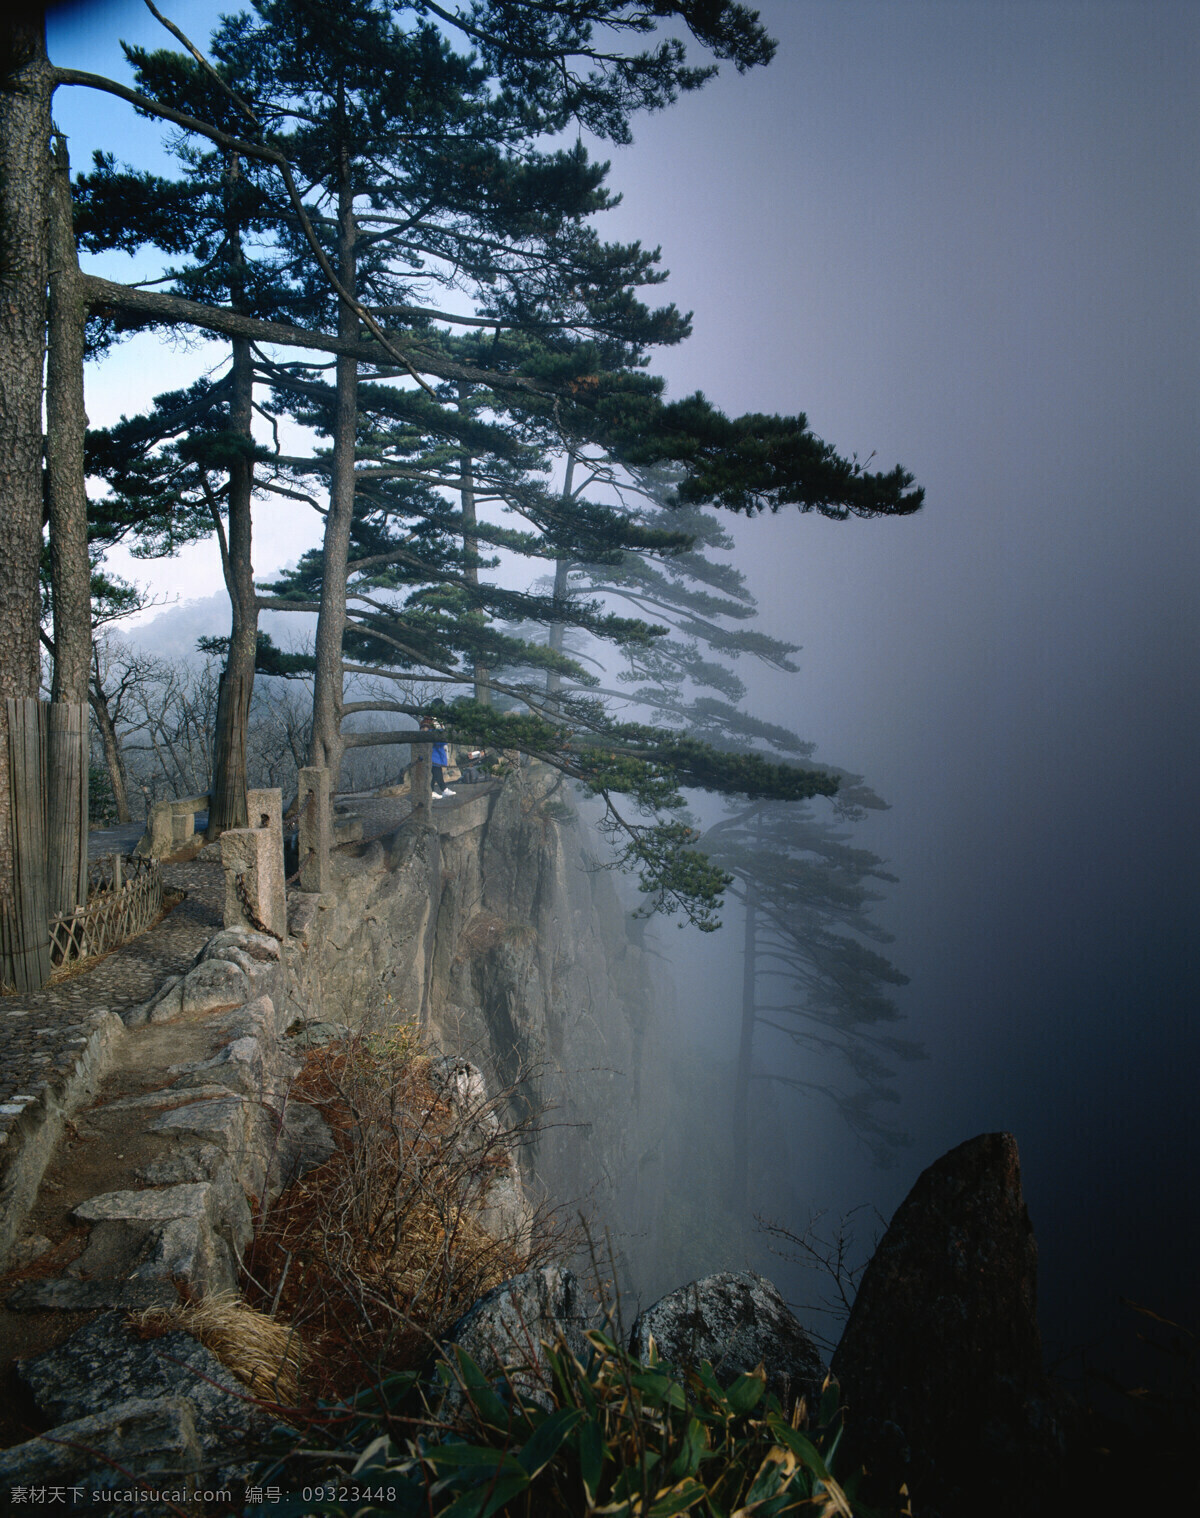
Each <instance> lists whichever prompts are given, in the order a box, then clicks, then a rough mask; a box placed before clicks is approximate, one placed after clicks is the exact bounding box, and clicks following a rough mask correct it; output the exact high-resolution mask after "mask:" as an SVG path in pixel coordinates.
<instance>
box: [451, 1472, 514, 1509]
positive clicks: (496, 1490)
mask: <svg viewBox="0 0 1200 1518" xmlns="http://www.w3.org/2000/svg"><path fill="white" fill-rule="evenodd" d="M528 1485H529V1478H528V1477H527V1476H526V1475H525V1472H524V1471H522V1472H521V1473H520V1475H519V1476H511V1475H510V1476H502V1477H501V1478H500V1480H499V1481H497V1482H496V1484H495V1486H494V1487H492V1486H479V1487H472V1488H471V1490H470V1491H467V1492H462V1493H460V1495H459V1496H457V1497H456V1498H455V1499H454V1501H453V1502H452V1503H451V1504H450V1506H449V1507H444V1508H442V1509H441V1511H440V1513H439V1518H490V1515H491V1514H492V1513H494V1512H496V1511H497V1510H498V1509H499V1508H501V1507H503V1506H504V1504H505V1503H506V1502H507V1501H508V1500H509V1499H510V1498H511V1497H515V1496H516V1495H517V1493H518V1492H520V1491H522V1490H523V1489H524V1488H525V1487H527V1486H528Z"/></svg>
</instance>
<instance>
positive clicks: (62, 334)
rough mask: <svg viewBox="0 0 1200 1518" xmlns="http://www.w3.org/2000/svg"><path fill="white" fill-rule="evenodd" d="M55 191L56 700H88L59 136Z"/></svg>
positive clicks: (77, 390)
mask: <svg viewBox="0 0 1200 1518" xmlns="http://www.w3.org/2000/svg"><path fill="white" fill-rule="evenodd" d="M50 180H51V191H50V269H49V276H50V319H49V332H48V351H47V356H46V483H47V486H48V491H47V494H48V497H49V508H50V582H51V594H52V601H53V606H54V683H53V686H52V689H51V700H53V701H70V702H74V703H81V702H84V701H86V700H87V688H88V670H89V666H90V665H91V661H92V586H91V565H90V563H89V561H88V541H87V511H88V503H87V491H86V490H85V488H84V463H83V440H84V434H85V433H86V431H87V414H86V412H85V411H84V397H83V338H84V323H85V321H86V319H87V313H86V307H85V304H84V299H83V291H82V288H81V286H80V275H79V257H78V254H77V253H76V249H75V230H74V227H73V225H72V220H71V166H70V160H69V159H68V157H67V144H66V139H65V138H64V137H61V136H56V137H55V139H54V156H53V163H52V168H51V175H50Z"/></svg>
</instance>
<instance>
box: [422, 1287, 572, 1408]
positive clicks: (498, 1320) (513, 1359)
mask: <svg viewBox="0 0 1200 1518" xmlns="http://www.w3.org/2000/svg"><path fill="white" fill-rule="evenodd" d="M592 1316H593V1304H592V1303H591V1302H590V1301H589V1300H588V1299H587V1298H586V1297H585V1296H584V1294H583V1292H582V1291H581V1290H580V1287H579V1282H578V1280H577V1279H576V1278H575V1275H574V1273H573V1272H572V1271H570V1270H566V1269H564V1268H563V1267H562V1266H560V1265H547V1266H545V1267H544V1268H543V1269H541V1270H527V1271H526V1272H525V1273H524V1274H523V1275H519V1276H514V1277H513V1278H512V1280H511V1281H504V1282H502V1283H501V1284H500V1285H499V1286H497V1287H496V1288H495V1289H494V1290H493V1291H489V1292H488V1294H487V1295H486V1296H485V1297H480V1299H479V1301H478V1302H476V1303H475V1305H474V1307H472V1308H471V1310H470V1311H469V1312H468V1313H466V1314H465V1315H464V1316H463V1317H461V1318H460V1319H459V1320H458V1322H457V1323H456V1324H455V1325H454V1327H453V1328H452V1329H451V1331H450V1334H449V1336H448V1338H447V1340H446V1343H447V1345H448V1346H452V1345H455V1344H457V1345H458V1346H459V1347H460V1348H462V1349H465V1350H466V1352H467V1353H468V1354H469V1355H470V1356H471V1358H472V1359H473V1360H474V1361H475V1363H476V1365H478V1366H479V1368H480V1369H481V1370H482V1371H483V1373H484V1374H485V1375H486V1376H489V1377H495V1376H498V1375H499V1374H500V1373H501V1371H502V1370H506V1369H507V1370H510V1371H511V1370H515V1371H516V1374H515V1375H514V1376H513V1377H512V1379H513V1381H514V1383H515V1384H516V1385H517V1387H518V1388H519V1389H520V1391H521V1392H522V1394H523V1395H526V1396H529V1395H532V1396H534V1397H536V1396H537V1395H538V1391H539V1387H540V1385H541V1383H542V1382H543V1381H544V1380H545V1379H546V1377H547V1375H548V1369H547V1366H546V1357H545V1354H544V1352H543V1350H542V1341H543V1340H549V1341H553V1340H555V1339H557V1338H559V1337H562V1338H563V1339H565V1341H566V1343H567V1347H568V1348H569V1349H570V1351H571V1353H572V1354H573V1355H575V1357H576V1358H577V1359H579V1360H583V1361H586V1360H587V1357H588V1354H589V1353H590V1346H589V1345H588V1342H587V1340H586V1339H585V1338H584V1330H585V1329H586V1328H588V1327H590V1326H591V1320H592ZM453 1400H454V1396H453V1393H452V1396H451V1401H453Z"/></svg>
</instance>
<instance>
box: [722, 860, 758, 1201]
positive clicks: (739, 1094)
mask: <svg viewBox="0 0 1200 1518" xmlns="http://www.w3.org/2000/svg"><path fill="white" fill-rule="evenodd" d="M757 934H758V887H757V886H756V885H755V884H754V882H753V881H752V880H749V879H747V881H746V925H745V933H744V936H743V939H742V1027H741V1034H740V1037H739V1038H738V1060H737V1070H736V1072H735V1074H734V1082H733V1134H732V1155H733V1162H732V1173H731V1174H730V1177H729V1205H730V1210H731V1211H732V1212H734V1213H737V1214H745V1213H748V1212H749V1210H750V1198H749V1196H748V1195H747V1183H748V1181H749V1171H750V1069H751V1065H752V1063H753V1059H754V1023H755V1018H756V1015H757V1000H756V996H755V980H756V978H757V973H758V964H757V957H756V956H757V947H758V944H757Z"/></svg>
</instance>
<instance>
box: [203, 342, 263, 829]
mask: <svg viewBox="0 0 1200 1518" xmlns="http://www.w3.org/2000/svg"><path fill="white" fill-rule="evenodd" d="M229 410H230V418H229V424H230V429H231V430H232V432H233V433H234V435H235V436H236V437H238V438H242V439H244V440H245V441H246V443H247V444H249V443H250V441H251V440H252V432H251V423H252V422H253V418H254V360H253V358H252V356H251V353H250V344H249V343H247V342H244V341H243V340H242V339H241V338H237V339H235V340H234V344H233V388H232V397H231V399H230V407H229ZM253 491H254V463H253V460H252V458H251V457H250V454H249V452H247V453H246V454H245V455H244V456H242V455H239V456H238V457H237V458H236V459H235V460H234V462H233V463H232V464H231V465H230V470H229V496H228V510H229V537H228V543H227V545H226V551H225V553H223V554H222V556H221V567H222V569H223V570H224V573H225V587H226V589H227V590H228V592H229V604H230V608H231V612H232V621H231V626H230V636H229V655H228V657H227V659H226V661H225V671H224V673H223V674H222V676H221V684H220V690H219V693H218V696H217V718H216V731H215V735H214V740H213V760H212V765H213V784H212V801H211V803H210V807H209V813H208V834H207V837H208V841H209V842H210V843H212V842H213V841H214V839H217V838H219V837H220V836H221V834H222V833H223V832H224V831H225V829H226V828H244V827H245V826H246V820H247V819H246V783H247V779H246V734H247V729H248V727H249V722H250V698H251V696H252V694H253V692H254V659H255V654H256V653H257V649H258V604H257V601H256V600H255V590H254V565H253V563H252V562H251V558H250V554H251V547H252V541H253V538H252V522H251V510H250V498H251V496H252V494H253Z"/></svg>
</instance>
